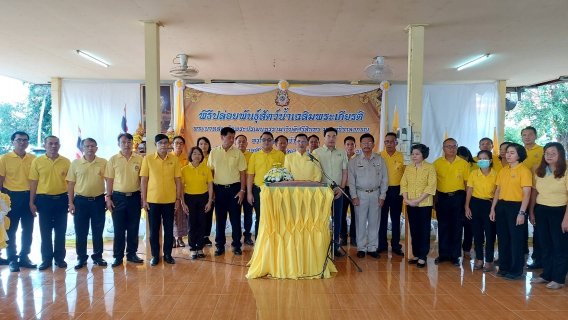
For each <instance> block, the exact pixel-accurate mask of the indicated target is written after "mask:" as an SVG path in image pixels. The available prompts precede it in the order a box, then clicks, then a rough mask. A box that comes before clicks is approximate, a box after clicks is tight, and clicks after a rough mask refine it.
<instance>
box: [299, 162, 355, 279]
mask: <svg viewBox="0 0 568 320" xmlns="http://www.w3.org/2000/svg"><path fill="white" fill-rule="evenodd" d="M308 158H310V160H311V161H312V162H313V163H314V164H315V165H316V167H317V168H318V169H319V170H320V171H321V173H322V174H323V175H324V176H325V177H326V178H327V180H328V181H331V186H330V187H331V189H332V190H333V189H335V188H339V190H340V191H341V193H342V194H343V195H344V196H345V197H346V198H347V199H348V200H349V202H351V203H353V199H351V197H350V196H349V195H347V193H345V191H344V190H343V189H342V188H340V187H339V185H338V184H337V182H335V181H334V180H333V179H332V178H331V177H330V176H329V175H327V173H325V170H323V167H322V166H321V163H320V161H319V160H318V159H316V158H314V156H312V154H311V153H310V152H309V151H308ZM334 195H335V193H334ZM334 200H335V199H334ZM332 205H333V207H334V208H335V204H332ZM333 213H334V210H333V209H332V214H331V241H330V243H329V249H328V252H330V251H331V257H330V254H329V253H328V255H327V259H325V263H324V264H323V270H322V274H321V277H322V279H323V272H324V271H325V268H326V267H327V261H328V259H329V260H331V261H334V260H335V247H334V246H333V244H334V239H333V233H334V231H335V217H334V216H335V215H334V214H333ZM351 214H355V212H352V213H351ZM331 248H334V250H331ZM339 248H340V249H341V250H343V252H344V253H345V255H346V256H347V258H348V259H349V260H351V262H352V263H353V265H354V266H355V267H356V268H357V271H359V272H363V270H362V269H361V267H359V265H358V264H357V262H355V260H353V258H351V256H349V253H348V252H347V251H345V249H343V247H342V246H339Z"/></svg>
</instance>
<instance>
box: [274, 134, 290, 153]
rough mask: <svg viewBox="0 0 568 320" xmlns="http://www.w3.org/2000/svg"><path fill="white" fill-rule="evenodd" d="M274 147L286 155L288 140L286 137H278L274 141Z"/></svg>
mask: <svg viewBox="0 0 568 320" xmlns="http://www.w3.org/2000/svg"><path fill="white" fill-rule="evenodd" d="M274 146H275V147H276V150H278V151H280V152H282V153H283V154H284V155H286V149H287V148H288V138H286V136H283V135H279V136H278V137H276V139H274Z"/></svg>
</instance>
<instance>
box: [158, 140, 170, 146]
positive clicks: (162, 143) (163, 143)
mask: <svg viewBox="0 0 568 320" xmlns="http://www.w3.org/2000/svg"><path fill="white" fill-rule="evenodd" d="M157 144H159V145H162V146H163V145H167V144H169V142H168V141H160V142H158V143H157Z"/></svg>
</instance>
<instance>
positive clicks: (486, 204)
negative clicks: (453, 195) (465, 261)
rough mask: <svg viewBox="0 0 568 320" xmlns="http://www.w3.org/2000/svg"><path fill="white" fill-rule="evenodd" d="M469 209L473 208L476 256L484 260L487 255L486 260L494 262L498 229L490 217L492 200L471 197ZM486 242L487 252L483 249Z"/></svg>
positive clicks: (472, 227)
mask: <svg viewBox="0 0 568 320" xmlns="http://www.w3.org/2000/svg"><path fill="white" fill-rule="evenodd" d="M469 209H470V210H471V220H470V224H471V230H472V232H473V241H474V242H475V258H476V259H478V260H482V261H483V260H484V259H483V257H485V262H493V256H494V254H495V235H496V233H497V231H496V227H495V222H493V221H491V220H490V219H489V214H490V213H491V200H483V199H478V198H475V197H471V200H470V202H469ZM466 219H467V218H466ZM464 242H465V238H464ZM484 244H485V254H484V250H483V248H484Z"/></svg>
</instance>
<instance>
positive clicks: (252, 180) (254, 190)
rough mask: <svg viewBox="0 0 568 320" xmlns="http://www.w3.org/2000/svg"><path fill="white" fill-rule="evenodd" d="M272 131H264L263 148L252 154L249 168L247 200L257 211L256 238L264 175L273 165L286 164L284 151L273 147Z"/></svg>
mask: <svg viewBox="0 0 568 320" xmlns="http://www.w3.org/2000/svg"><path fill="white" fill-rule="evenodd" d="M272 137H273V136H272V133H270V132H264V133H262V135H261V136H260V141H261V142H262V149H260V150H259V151H257V152H255V153H253V154H252V156H251V157H250V160H249V166H248V169H247V188H248V194H247V200H248V202H249V203H250V204H251V205H252V206H254V212H256V221H255V223H254V231H255V233H256V235H255V240H256V239H258V234H259V231H260V230H258V226H259V223H260V216H261V211H260V187H261V186H263V185H264V176H265V175H266V174H267V173H268V171H270V169H272V165H274V164H276V163H279V164H280V165H282V166H283V165H284V153H282V152H281V151H278V150H276V149H274V148H272Z"/></svg>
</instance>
